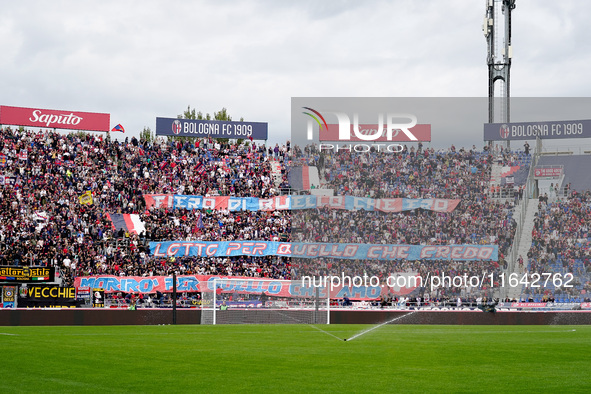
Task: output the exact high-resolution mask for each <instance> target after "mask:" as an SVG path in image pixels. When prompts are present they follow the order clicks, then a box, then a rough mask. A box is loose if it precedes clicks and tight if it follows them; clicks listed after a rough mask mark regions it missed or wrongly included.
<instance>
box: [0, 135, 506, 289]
mask: <svg viewBox="0 0 591 394" xmlns="http://www.w3.org/2000/svg"><path fill="white" fill-rule="evenodd" d="M0 137H1V138H0V152H1V154H2V157H0V159H1V160H0V164H4V176H5V178H4V180H5V182H4V186H3V187H1V188H0V193H1V195H0V197H1V199H0V264H2V265H12V264H15V265H28V264H34V265H51V266H56V267H58V268H60V270H61V273H62V275H63V280H64V282H65V284H71V283H72V281H73V278H74V277H75V276H86V275H96V274H113V275H120V276H121V275H125V276H131V275H133V276H150V275H168V274H170V273H171V272H172V271H174V270H176V271H179V272H180V273H183V274H193V273H196V274H216V275H235V276H261V277H270V278H280V279H290V278H291V277H292V275H293V273H294V269H293V267H291V262H290V260H289V259H287V258H281V257H276V256H266V257H247V256H241V257H225V258H201V257H179V258H175V257H167V258H157V257H154V256H151V255H150V252H149V249H148V246H147V245H148V242H150V241H162V240H202V241H208V240H211V241H214V240H215V241H221V240H255V239H256V240H268V241H275V240H280V241H288V240H292V238H293V237H292V234H291V232H292V229H291V227H292V226H296V228H297V230H298V231H300V233H299V234H305V238H304V240H314V241H322V242H363V243H401V244H402V243H404V244H454V243H455V244H463V243H468V244H497V245H499V247H500V250H501V255H505V254H506V252H507V250H508V248H509V246H510V243H511V242H512V238H513V234H514V225H513V223H512V219H511V209H512V202H510V201H505V202H495V201H492V200H491V199H490V198H489V197H488V196H487V188H488V183H487V182H488V179H489V178H490V166H491V165H492V164H493V163H494V162H495V160H498V158H499V157H500V158H501V160H502V161H503V160H505V161H507V162H510V161H511V160H513V157H512V155H511V154H510V153H502V152H501V153H495V154H494V155H493V153H492V152H488V151H482V152H478V151H476V150H475V148H474V149H472V150H464V149H459V150H456V149H455V147H453V146H452V147H451V148H450V149H447V150H445V151H442V152H435V151H434V150H433V149H424V150H423V149H422V148H420V149H418V150H415V148H410V149H408V150H407V151H405V152H404V153H403V154H400V155H389V156H388V157H385V156H384V155H383V154H378V153H372V154H371V155H361V154H357V155H356V154H352V153H349V152H346V151H345V152H340V153H339V154H332V155H324V154H323V155H319V154H318V152H314V151H309V152H304V153H302V151H301V150H299V148H296V149H294V150H296V151H299V153H298V154H296V155H294V156H290V151H291V149H290V146H289V144H285V145H283V146H279V145H278V144H277V145H275V147H266V146H264V145H262V144H257V143H256V142H254V141H245V142H242V143H240V144H238V143H228V142H220V141H218V140H212V139H192V140H190V141H180V140H174V141H165V140H163V139H156V140H154V141H146V140H143V139H140V140H138V139H136V138H131V139H126V140H125V141H124V142H123V141H122V142H119V141H114V140H110V138H108V137H105V138H103V137H101V136H96V135H91V134H85V133H70V134H61V133H57V132H55V131H32V130H22V129H21V130H19V129H11V128H8V127H5V128H2V130H1V135H0ZM499 155H500V156H499ZM389 160H394V161H395V162H394V163H392V162H389ZM302 161H305V162H307V163H308V164H319V165H320V166H321V169H322V174H323V177H324V182H325V187H327V188H333V189H334V190H335V192H336V194H341V195H359V196H371V197H374V198H382V197H406V198H458V199H461V202H460V204H459V205H458V207H457V208H456V209H455V210H454V211H453V212H433V211H428V210H422V209H417V210H414V211H409V212H402V213H389V214H384V213H380V212H366V211H344V210H332V211H329V210H328V209H317V210H309V211H306V212H298V213H297V215H293V213H291V212H289V211H271V212H262V211H254V212H253V211H239V212H229V211H227V210H226V211H224V210H207V209H200V210H185V209H171V208H169V207H163V208H152V209H146V204H145V200H144V198H143V195H144V194H159V193H171V194H193V195H203V196H216V195H221V196H224V195H227V196H240V197H259V198H266V197H270V196H274V195H278V194H279V193H280V187H277V184H281V185H285V184H286V182H287V177H286V174H287V167H288V166H289V165H294V164H295V163H297V162H302ZM271 163H278V165H279V169H280V174H281V175H280V178H279V181H278V182H276V180H275V178H274V176H273V174H272V170H271V168H272V167H271ZM87 191H91V192H92V202H91V203H84V204H82V203H81V200H80V197H81V196H82V195H84V193H85V192H87ZM113 213H136V214H139V215H140V218H141V220H142V221H143V222H144V223H145V229H146V230H145V232H142V233H140V234H132V233H129V232H125V231H116V230H115V229H114V227H113V224H112V222H111V221H110V220H109V218H108V214H113ZM292 222H293V223H292ZM339 264H346V263H345V262H343V263H339ZM349 264H350V265H349V267H348V269H349V270H350V269H351V267H353V266H355V265H356V264H362V265H363V264H365V265H373V266H376V262H375V261H374V262H369V261H368V262H358V263H355V262H353V263H349ZM454 264H455V265H454ZM491 264H492V265H491ZM502 265H503V260H501V264H500V267H502ZM377 266H378V267H379V264H377ZM456 266H457V263H454V262H443V261H442V262H436V263H431V262H430V263H425V262H421V261H417V262H405V261H396V262H389V263H387V264H384V267H387V270H386V268H378V270H381V271H383V272H385V271H384V270H386V271H391V272H403V271H404V270H413V271H416V272H422V271H425V270H429V269H435V268H437V269H446V270H454V269H456ZM335 267H336V264H335ZM461 267H462V268H461V272H473V271H475V270H476V271H478V270H491V271H494V272H498V270H499V269H500V268H499V264H496V263H494V264H493V263H488V262H475V263H473V264H472V265H470V264H465V263H461ZM341 268H343V269H345V267H341ZM339 269H340V268H339ZM466 270H467V271H466Z"/></svg>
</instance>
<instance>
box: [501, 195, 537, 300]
mask: <svg viewBox="0 0 591 394" xmlns="http://www.w3.org/2000/svg"><path fill="white" fill-rule="evenodd" d="M538 203H539V200H538V199H537V198H535V199H531V200H529V203H528V206H527V211H526V213H525V219H524V221H523V227H522V228H521V233H520V234H515V236H516V237H518V239H519V247H518V249H517V256H518V257H517V258H519V256H522V257H523V267H520V266H519V265H518V264H517V261H515V262H513V264H514V272H517V273H523V272H525V270H526V269H527V252H529V249H530V248H531V241H532V231H533V229H534V219H535V215H536V213H537V212H538ZM521 290H522V289H521V288H520V287H514V288H509V292H508V296H509V297H510V298H518V297H519V296H520V294H521Z"/></svg>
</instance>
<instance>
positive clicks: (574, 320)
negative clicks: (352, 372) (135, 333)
mask: <svg viewBox="0 0 591 394" xmlns="http://www.w3.org/2000/svg"><path fill="white" fill-rule="evenodd" d="M227 312H232V311H227ZM235 312H241V313H244V311H235ZM253 312H256V315H257V318H256V319H252V320H251V321H248V323H256V322H261V321H263V322H270V323H272V322H276V323H293V321H292V320H290V319H285V318H281V317H280V316H281V315H279V314H277V311H273V310H257V311H253ZM284 312H285V311H283V313H282V315H284V314H285V313H284ZM254 315H255V314H252V316H253V317H254ZM330 316H331V317H330V319H331V323H332V324H379V323H384V322H388V321H391V323H392V324H452V325H455V324H459V325H567V324H569V325H571V324H572V325H581V324H585V325H586V324H591V311H589V312H587V311H580V312H505V311H502V312H497V313H484V312H480V311H416V312H413V311H410V312H409V311H350V310H337V311H331V314H330ZM275 320H277V321H275ZM200 322H201V311H200V310H199V309H178V310H177V324H200ZM158 324H172V310H171V309H138V310H136V311H130V310H123V309H102V310H97V309H56V310H40V309H14V310H6V309H4V310H0V326H58V325H59V326H78V325H158Z"/></svg>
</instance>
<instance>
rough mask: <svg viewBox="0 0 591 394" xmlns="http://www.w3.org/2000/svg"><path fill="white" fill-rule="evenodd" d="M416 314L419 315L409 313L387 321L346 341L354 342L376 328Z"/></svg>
mask: <svg viewBox="0 0 591 394" xmlns="http://www.w3.org/2000/svg"><path fill="white" fill-rule="evenodd" d="M414 313H417V311H414V312H410V313H407V314H406V315H402V316H398V317H395V318H394V319H392V320H388V321H385V322H383V323H381V324H378V325H377V326H375V327H372V328H370V329H369V330H365V331H361V332H360V333H358V334H355V335H353V336H352V337H351V338H348V339H345V341H352V340H353V339H355V338H359V337H360V336H362V335H363V334H367V333H368V332H372V331H373V330H375V329H376V328H380V327H382V326H384V325H386V324H389V323H392V322H395V321H396V320H399V319H402V318H403V317H406V316H410V315H412V314H414Z"/></svg>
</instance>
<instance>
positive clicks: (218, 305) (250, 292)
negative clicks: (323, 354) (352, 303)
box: [201, 277, 330, 324]
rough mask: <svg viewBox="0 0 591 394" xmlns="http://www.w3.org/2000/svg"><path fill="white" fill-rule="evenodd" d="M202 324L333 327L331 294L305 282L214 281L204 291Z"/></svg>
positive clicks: (267, 280)
mask: <svg viewBox="0 0 591 394" xmlns="http://www.w3.org/2000/svg"><path fill="white" fill-rule="evenodd" d="M201 324H330V292H329V291H328V288H324V287H303V286H302V283H301V281H289V280H278V279H266V278H265V279H263V278H223V277H216V278H211V279H210V280H209V281H208V282H207V285H206V286H204V288H202V289H201Z"/></svg>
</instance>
